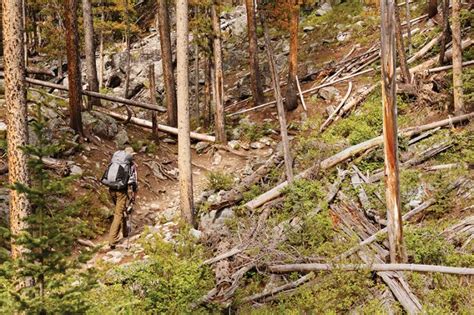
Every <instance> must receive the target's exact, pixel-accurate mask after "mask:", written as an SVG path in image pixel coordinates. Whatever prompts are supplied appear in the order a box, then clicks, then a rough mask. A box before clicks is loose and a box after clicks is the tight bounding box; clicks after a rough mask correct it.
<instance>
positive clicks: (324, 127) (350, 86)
mask: <svg viewBox="0 0 474 315" xmlns="http://www.w3.org/2000/svg"><path fill="white" fill-rule="evenodd" d="M351 92H352V81H349V87H348V88H347V93H346V95H345V96H344V98H343V99H342V101H341V102H340V103H339V105H338V106H337V107H336V109H335V110H334V111H333V112H332V113H331V115H329V117H328V119H326V121H325V122H324V123H323V124H322V125H321V127H320V128H319V132H323V131H324V130H325V129H326V128H327V127H328V126H329V125H330V124H331V122H332V121H333V120H334V118H335V117H336V116H337V114H338V113H339V110H340V109H341V108H342V107H343V106H344V104H345V103H346V101H347V99H348V98H349V95H351Z"/></svg>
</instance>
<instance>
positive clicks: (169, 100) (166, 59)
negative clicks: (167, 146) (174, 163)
mask: <svg viewBox="0 0 474 315" xmlns="http://www.w3.org/2000/svg"><path fill="white" fill-rule="evenodd" d="M158 29H159V31H160V45H161V57H162V60H163V61H162V65H163V77H164V81H165V93H166V107H167V109H168V125H170V126H172V127H176V126H177V125H178V116H177V115H178V114H177V105H176V104H177V103H176V85H175V81H174V72H173V55H172V51H171V39H170V34H171V30H170V18H169V14H168V8H167V4H166V0H158Z"/></svg>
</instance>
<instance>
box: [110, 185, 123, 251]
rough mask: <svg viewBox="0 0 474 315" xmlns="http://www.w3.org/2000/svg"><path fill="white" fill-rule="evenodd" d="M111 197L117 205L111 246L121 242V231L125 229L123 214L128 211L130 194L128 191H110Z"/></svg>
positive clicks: (111, 230)
mask: <svg viewBox="0 0 474 315" xmlns="http://www.w3.org/2000/svg"><path fill="white" fill-rule="evenodd" d="M110 196H111V197H112V201H113V202H114V204H115V212H114V220H113V221H112V225H111V226H110V232H109V244H110V245H116V244H117V243H118V241H119V240H120V230H121V229H122V228H124V227H125V226H124V223H123V221H124V220H123V212H124V211H125V210H126V207H127V201H128V194H127V191H115V190H111V191H110Z"/></svg>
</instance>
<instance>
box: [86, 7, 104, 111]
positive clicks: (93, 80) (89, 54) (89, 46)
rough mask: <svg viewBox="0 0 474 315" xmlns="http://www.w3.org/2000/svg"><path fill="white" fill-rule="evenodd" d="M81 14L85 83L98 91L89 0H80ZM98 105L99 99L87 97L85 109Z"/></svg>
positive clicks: (92, 23) (92, 89) (90, 88)
mask: <svg viewBox="0 0 474 315" xmlns="http://www.w3.org/2000/svg"><path fill="white" fill-rule="evenodd" d="M82 14H83V17H84V42H85V45H84V46H85V55H86V69H87V81H88V82H87V83H88V84H89V90H91V91H93V92H99V80H98V79H97V66H96V64H95V44H94V22H93V19H92V6H91V1H90V0H82ZM94 106H100V100H99V99H98V98H95V97H89V102H88V104H87V109H88V110H91V109H92V108H93V107H94Z"/></svg>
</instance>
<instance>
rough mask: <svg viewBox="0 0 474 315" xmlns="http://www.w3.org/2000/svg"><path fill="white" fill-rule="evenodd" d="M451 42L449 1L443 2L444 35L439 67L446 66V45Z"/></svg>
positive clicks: (444, 0)
mask: <svg viewBox="0 0 474 315" xmlns="http://www.w3.org/2000/svg"><path fill="white" fill-rule="evenodd" d="M450 41H451V27H450V26H449V0H443V35H442V36H441V43H440V51H439V65H440V66H442V65H444V55H445V54H446V45H447V44H448V43H449V42H450Z"/></svg>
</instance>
